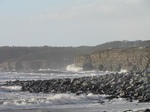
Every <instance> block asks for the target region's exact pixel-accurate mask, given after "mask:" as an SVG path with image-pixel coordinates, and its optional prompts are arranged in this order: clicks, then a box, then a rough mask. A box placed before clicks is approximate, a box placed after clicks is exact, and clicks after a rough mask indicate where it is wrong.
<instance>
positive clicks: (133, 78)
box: [4, 70, 150, 102]
mask: <svg viewBox="0 0 150 112" xmlns="http://www.w3.org/2000/svg"><path fill="white" fill-rule="evenodd" d="M4 85H5V86H12V85H21V86H22V91H29V92H34V93H39V92H44V93H75V94H77V95H79V94H82V93H93V94H107V95H110V97H107V98H108V99H113V98H116V97H121V98H126V99H127V100H128V101H132V100H138V101H139V102H150V71H146V70H141V71H138V72H127V73H111V74H106V75H102V76H92V77H82V78H74V79H70V78H66V79H51V80H32V81H31V80H29V81H19V80H16V81H7V82H6V84H4Z"/></svg>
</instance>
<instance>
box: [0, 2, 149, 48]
mask: <svg viewBox="0 0 150 112" xmlns="http://www.w3.org/2000/svg"><path fill="white" fill-rule="evenodd" d="M116 40H130V41H133V40H150V0H0V46H44V45H48V46H81V45H88V46H95V45H98V44H102V43H105V42H110V41H116Z"/></svg>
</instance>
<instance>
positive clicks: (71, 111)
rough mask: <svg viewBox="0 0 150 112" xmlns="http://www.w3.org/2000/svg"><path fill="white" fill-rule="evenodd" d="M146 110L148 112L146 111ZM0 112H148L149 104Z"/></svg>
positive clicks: (1, 111) (99, 105)
mask: <svg viewBox="0 0 150 112" xmlns="http://www.w3.org/2000/svg"><path fill="white" fill-rule="evenodd" d="M146 109H147V110H148V111H146ZM0 112H150V108H149V103H132V104H130V103H126V104H120V103H116V104H113V105H112V104H107V105H105V104H98V103H96V104H81V105H67V106H66V105H57V106H52V107H48V106H46V107H41V108H28V109H27V108H26V109H8V110H0Z"/></svg>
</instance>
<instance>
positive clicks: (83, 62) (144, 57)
mask: <svg viewBox="0 0 150 112" xmlns="http://www.w3.org/2000/svg"><path fill="white" fill-rule="evenodd" d="M74 64H75V65H76V66H77V67H83V69H84V70H91V69H95V70H101V71H120V70H121V69H126V70H134V71H136V70H139V69H149V70H150V48H145V47H138V48H126V49H107V50H100V51H96V52H94V53H92V54H86V55H85V54H83V55H82V54H80V55H76V57H75V59H74Z"/></svg>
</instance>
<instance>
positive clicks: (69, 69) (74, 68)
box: [66, 64, 83, 72]
mask: <svg viewBox="0 0 150 112" xmlns="http://www.w3.org/2000/svg"><path fill="white" fill-rule="evenodd" d="M66 70H67V71H73V72H78V71H82V70H83V69H82V67H77V66H75V65H74V64H71V65H68V66H67V67H66Z"/></svg>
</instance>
